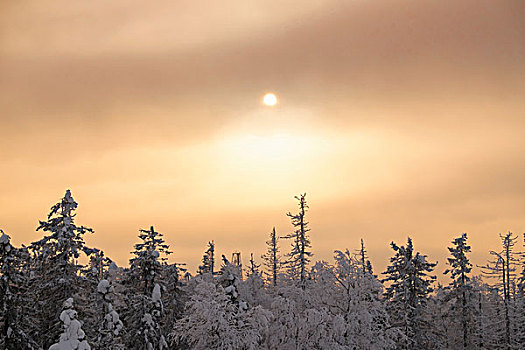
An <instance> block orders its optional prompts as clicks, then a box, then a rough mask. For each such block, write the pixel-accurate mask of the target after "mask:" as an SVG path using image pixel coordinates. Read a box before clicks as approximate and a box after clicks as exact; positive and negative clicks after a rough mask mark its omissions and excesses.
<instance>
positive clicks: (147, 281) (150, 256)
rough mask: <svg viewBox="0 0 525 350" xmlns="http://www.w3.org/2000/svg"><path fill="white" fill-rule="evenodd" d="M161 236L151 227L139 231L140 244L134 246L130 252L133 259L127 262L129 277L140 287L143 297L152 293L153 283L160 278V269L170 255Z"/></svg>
mask: <svg viewBox="0 0 525 350" xmlns="http://www.w3.org/2000/svg"><path fill="white" fill-rule="evenodd" d="M163 236H164V235H163V234H162V233H160V232H157V231H155V229H154V228H153V226H151V227H150V229H149V230H139V238H140V239H141V240H142V242H140V243H137V244H135V250H134V251H133V252H132V254H133V255H134V256H135V257H133V258H132V259H130V261H129V264H130V276H131V278H132V279H133V280H135V281H138V282H139V283H140V284H141V285H142V290H143V293H144V294H145V295H150V294H151V293H152V292H153V287H154V286H155V281H156V279H158V278H159V277H160V276H161V274H162V268H163V266H165V265H166V264H167V263H166V261H167V259H168V258H167V256H168V255H169V254H171V251H170V250H169V246H168V245H167V244H166V243H165V242H164V238H163Z"/></svg>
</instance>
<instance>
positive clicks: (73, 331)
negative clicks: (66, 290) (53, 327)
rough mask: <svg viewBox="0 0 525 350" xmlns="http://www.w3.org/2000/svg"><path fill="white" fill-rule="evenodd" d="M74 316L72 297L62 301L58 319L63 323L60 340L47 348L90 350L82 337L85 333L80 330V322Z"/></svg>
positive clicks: (75, 314)
mask: <svg viewBox="0 0 525 350" xmlns="http://www.w3.org/2000/svg"><path fill="white" fill-rule="evenodd" d="M76 317H77V312H76V311H75V310H74V309H73V298H69V299H67V300H66V301H65V302H64V310H63V311H62V312H61V313H60V321H62V322H63V323H64V332H63V333H62V334H61V335H60V341H59V342H58V343H55V344H53V345H51V347H50V348H49V350H91V346H90V345H89V344H88V342H87V340H85V339H84V338H85V336H86V333H84V331H83V330H82V324H81V323H80V321H79V320H77V319H76Z"/></svg>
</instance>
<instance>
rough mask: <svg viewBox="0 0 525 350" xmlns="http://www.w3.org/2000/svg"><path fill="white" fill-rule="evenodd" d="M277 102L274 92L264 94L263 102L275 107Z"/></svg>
mask: <svg viewBox="0 0 525 350" xmlns="http://www.w3.org/2000/svg"><path fill="white" fill-rule="evenodd" d="M277 102H278V100H277V96H276V95H275V94H274V93H271V92H269V93H267V94H265V95H264V96H263V103H264V104H265V105H266V106H269V107H273V106H275V105H276V104H277Z"/></svg>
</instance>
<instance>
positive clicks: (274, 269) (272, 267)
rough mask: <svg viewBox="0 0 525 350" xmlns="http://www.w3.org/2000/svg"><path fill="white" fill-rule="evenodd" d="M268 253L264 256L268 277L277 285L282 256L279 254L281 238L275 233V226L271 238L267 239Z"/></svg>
mask: <svg viewBox="0 0 525 350" xmlns="http://www.w3.org/2000/svg"><path fill="white" fill-rule="evenodd" d="M266 247H267V250H266V254H264V255H263V256H262V259H263V263H264V266H265V267H266V272H265V275H266V279H267V280H268V281H269V282H270V283H271V284H272V285H273V286H274V287H275V286H277V278H278V275H279V271H280V268H281V256H280V254H279V238H278V237H277V234H276V233H275V227H274V228H273V230H272V232H270V239H269V240H268V241H266Z"/></svg>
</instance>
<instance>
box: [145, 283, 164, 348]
mask: <svg viewBox="0 0 525 350" xmlns="http://www.w3.org/2000/svg"><path fill="white" fill-rule="evenodd" d="M149 309H150V312H146V313H144V315H143V316H142V320H141V321H142V329H141V330H140V331H139V332H138V334H139V336H140V338H142V339H139V343H142V344H143V345H144V347H142V346H141V347H140V348H144V349H146V350H157V349H158V350H163V349H167V348H168V343H167V342H166V339H165V337H164V334H163V331H162V329H161V324H160V320H161V318H162V316H163V312H164V309H163V305H162V292H161V288H160V285H158V284H155V287H153V292H152V294H151V303H150V307H149ZM140 340H142V341H140Z"/></svg>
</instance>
